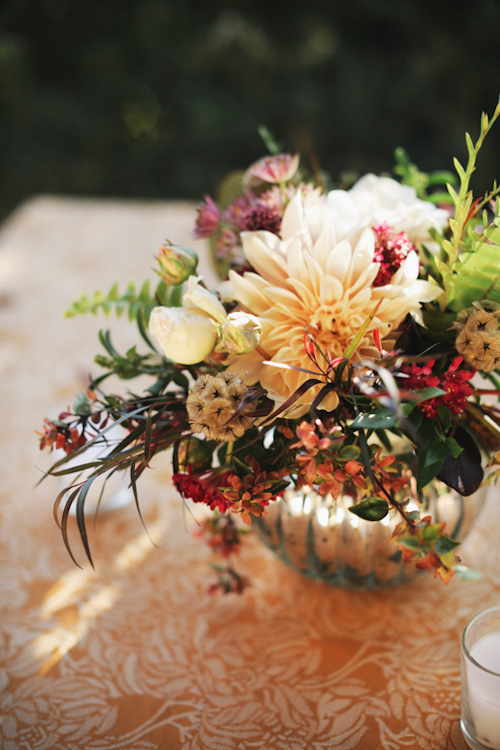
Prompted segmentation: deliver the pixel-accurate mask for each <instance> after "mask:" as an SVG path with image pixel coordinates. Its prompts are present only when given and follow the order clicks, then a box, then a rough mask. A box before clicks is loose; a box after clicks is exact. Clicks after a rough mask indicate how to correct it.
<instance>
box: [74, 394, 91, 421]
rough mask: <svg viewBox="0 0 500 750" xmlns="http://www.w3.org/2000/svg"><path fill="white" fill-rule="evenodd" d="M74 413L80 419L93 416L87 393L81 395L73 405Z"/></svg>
mask: <svg viewBox="0 0 500 750" xmlns="http://www.w3.org/2000/svg"><path fill="white" fill-rule="evenodd" d="M73 411H74V413H75V414H78V416H79V417H88V416H89V415H90V414H92V408H91V406H90V401H89V399H88V396H87V394H86V393H79V394H78V395H77V396H76V398H75V400H74V403H73Z"/></svg>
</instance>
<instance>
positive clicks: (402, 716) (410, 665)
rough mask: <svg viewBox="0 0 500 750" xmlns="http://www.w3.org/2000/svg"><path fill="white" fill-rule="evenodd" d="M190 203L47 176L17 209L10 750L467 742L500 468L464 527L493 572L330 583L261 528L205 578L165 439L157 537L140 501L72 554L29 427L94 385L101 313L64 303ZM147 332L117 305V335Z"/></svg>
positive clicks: (6, 516) (155, 510) (141, 260)
mask: <svg viewBox="0 0 500 750" xmlns="http://www.w3.org/2000/svg"><path fill="white" fill-rule="evenodd" d="M193 218H194V209H193V207H192V206H191V205H189V204H185V203H136V202H133V203H126V202H109V201H85V200H72V199H65V198H64V199H62V198H52V197H42V198H37V199H34V200H32V201H29V202H28V203H27V204H25V205H24V206H22V207H21V208H20V209H19V210H18V211H17V212H16V213H14V215H13V216H12V217H11V218H10V219H9V220H8V221H7V222H5V224H4V226H3V229H2V232H1V235H0V331H1V335H0V371H1V392H2V422H1V424H2V431H1V474H2V478H1V485H0V492H1V502H0V536H1V547H0V565H1V575H0V748H1V750H49V748H50V749H52V748H54V749H55V750H70V749H71V750H94V749H95V750H98V749H99V750H150V749H152V748H162V749H165V750H178V749H179V748H190V749H192V750H229V749H230V748H235V749H236V748H237V749H238V750H251V749H252V748H265V749H266V750H278V749H279V750H303V749H304V748H313V749H314V750H330V748H342V749H344V750H351V749H353V748H363V750H376V749H377V750H378V749H379V748H384V750H400V749H402V748H429V750H430V749H432V750H440V749H444V748H456V750H459V749H462V750H463V748H464V747H465V743H464V741H463V739H462V737H461V733H460V727H459V715H460V672H459V669H460V666H459V665H460V661H459V653H460V648H459V638H460V632H461V630H462V628H463V626H464V625H465V623H466V622H467V620H468V619H469V618H470V617H471V616H472V615H473V614H474V613H476V612H477V611H478V610H481V609H483V608H485V607H486V606H489V605H492V604H499V603H500V547H499V545H498V530H499V529H500V503H499V502H498V498H497V497H495V495H498V492H499V491H498V489H493V490H490V493H489V496H488V500H487V504H486V507H485V508H484V510H483V512H482V514H481V516H480V518H479V520H478V522H477V524H476V526H475V527H474V529H473V531H472V532H471V533H470V535H469V537H468V539H467V540H466V542H465V543H464V544H463V546H462V548H461V556H462V559H463V561H464V562H465V563H467V564H469V565H470V566H472V567H475V568H476V569H478V570H480V571H481V572H482V577H481V579H480V580H479V581H478V582H475V583H470V584H464V583H462V582H460V581H458V580H452V581H451V583H450V584H449V585H448V586H444V585H443V584H442V583H441V582H440V581H439V580H438V581H434V580H433V579H432V577H431V575H430V574H429V573H423V574H422V575H421V576H419V577H418V579H417V580H415V581H414V582H412V583H408V584H406V585H403V586H401V587H399V588H395V589H390V590H386V591H382V592H376V593H373V592H372V593H352V592H346V591H342V590H335V589H330V588H328V587H326V586H324V585H321V584H316V583H312V582H309V581H307V580H305V579H303V578H302V577H301V576H300V575H299V574H296V573H294V572H292V571H290V570H289V569H287V568H286V567H285V566H284V565H283V564H282V563H281V562H279V561H278V560H277V559H275V557H274V556H273V555H272V554H271V553H270V552H269V551H268V550H267V549H265V548H263V547H262V546H261V545H260V544H259V543H258V542H257V541H256V540H255V541H253V542H251V543H250V544H249V545H248V548H247V549H246V550H245V551H244V552H243V553H242V556H241V561H240V569H241V570H242V572H244V573H246V574H248V575H250V576H251V578H252V581H253V585H252V587H251V588H250V589H249V590H248V592H247V593H246V594H245V595H243V596H241V597H234V596H233V597H225V598H224V597H221V598H213V597H212V598H211V597H210V596H209V595H207V594H206V587H207V584H208V582H209V581H210V580H211V571H209V569H208V565H209V562H210V553H209V551H208V548H207V547H206V546H205V545H204V544H203V543H201V542H200V541H199V540H196V539H194V538H193V536H192V534H191V531H192V530H193V527H194V523H193V521H192V519H191V517H190V515H189V513H186V512H185V511H183V507H182V503H181V502H180V500H179V498H178V497H177V496H176V494H175V492H173V491H172V488H171V485H170V482H169V465H168V457H167V456H164V457H161V456H160V457H157V459H156V461H155V464H154V467H153V469H152V470H151V471H150V472H148V473H147V475H145V476H144V478H143V479H141V483H140V491H141V497H142V509H143V514H144V519H145V522H146V525H147V528H148V531H149V534H150V535H151V537H152V538H153V540H154V542H155V544H156V546H154V545H153V544H151V542H150V540H149V539H148V536H147V534H146V533H145V532H144V529H143V527H142V526H141V523H140V521H139V518H138V516H137V514H136V512H135V509H134V507H132V506H129V507H126V508H124V509H122V510H120V511H117V512H115V513H109V514H107V515H105V514H103V515H102V516H101V517H100V519H99V522H98V524H97V528H96V529H95V530H94V531H93V532H92V539H91V544H92V548H93V552H94V557H95V562H96V571H95V572H94V571H93V570H92V569H91V568H89V567H88V565H85V564H84V563H83V555H81V554H80V551H78V554H79V559H81V560H82V564H83V569H79V568H77V567H76V566H75V565H74V564H73V563H72V562H71V560H70V559H69V557H68V555H67V553H66V551H65V548H64V545H63V543H62V540H61V538H60V533H59V531H58V529H57V528H56V525H55V523H54V520H53V518H52V502H53V499H54V496H55V494H56V492H57V487H58V484H57V480H56V479H54V478H49V479H47V480H46V481H45V482H44V483H43V484H41V485H40V486H39V487H38V488H36V489H35V483H36V481H37V479H38V478H39V476H40V475H41V472H42V471H43V469H46V468H47V467H48V466H49V464H50V460H49V457H48V456H45V455H44V454H41V453H40V452H39V451H38V445H37V436H36V435H35V430H36V429H39V428H40V427H41V425H42V422H43V418H44V416H56V415H57V413H58V412H59V411H60V410H61V409H62V408H63V407H65V406H66V405H67V404H69V403H71V402H72V400H73V395H74V394H75V393H76V392H78V391H79V390H82V389H84V388H85V385H86V383H87V376H88V371H89V368H90V366H91V362H92V358H93V356H94V354H95V353H97V350H98V345H97V337H96V334H97V331H98V329H99V328H100V327H106V325H107V322H106V320H105V319H100V320H99V319H95V318H92V317H91V318H88V319H87V318H78V319H74V320H73V321H68V320H65V319H64V318H63V317H62V315H61V311H62V310H63V309H64V308H65V307H67V306H68V305H69V304H70V302H71V301H72V300H73V299H74V298H75V296H76V295H77V294H79V293H80V292H82V291H84V292H92V291H94V290H96V289H103V290H107V289H109V288H110V286H111V284H112V283H113V281H115V280H118V281H119V282H120V284H121V287H122V288H124V286H125V285H126V283H127V282H128V281H129V279H131V278H134V279H138V280H140V279H142V278H144V277H147V276H148V275H149V276H150V277H152V276H153V274H152V272H150V268H151V267H152V265H153V257H152V256H153V255H154V254H155V252H156V250H157V247H158V245H159V244H160V243H161V242H162V241H163V240H164V239H165V238H170V239H172V240H174V241H177V242H180V243H185V244H189V243H190V242H191V240H190V236H189V232H190V227H191V225H192V222H193ZM195 244H196V243H195ZM198 249H199V248H198ZM202 249H203V248H202ZM204 263H205V265H207V263H208V260H207V259H205V261H204ZM113 327H115V324H114V323H113ZM135 339H136V336H135V331H134V330H133V329H132V327H130V328H129V327H128V325H127V324H126V323H125V322H123V323H122V324H121V325H120V326H118V332H117V334H116V343H117V346H118V347H119V348H120V347H125V346H127V347H128V346H130V345H131V344H132V343H134V342H135ZM73 531H74V529H73ZM73 539H74V542H75V545H76V547H75V549H77V550H79V548H78V541H77V537H76V534H74V535H73Z"/></svg>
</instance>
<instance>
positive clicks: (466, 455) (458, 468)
mask: <svg viewBox="0 0 500 750" xmlns="http://www.w3.org/2000/svg"><path fill="white" fill-rule="evenodd" d="M453 437H454V438H455V440H456V441H457V443H458V444H459V445H460V447H461V448H463V451H462V453H461V454H460V455H459V456H458V457H457V458H453V455H452V453H451V451H450V452H449V453H448V455H447V456H446V458H445V460H444V464H443V466H442V468H441V471H440V472H439V474H438V475H437V478H438V479H440V480H441V481H442V482H444V483H445V484H447V485H448V487H451V488H452V489H454V490H456V491H457V492H459V493H460V494H461V495H464V497H467V496H468V495H472V493H473V492H475V491H476V490H477V489H478V488H479V486H480V484H481V482H482V481H483V475H484V472H483V469H482V467H481V454H480V453H479V449H478V447H477V445H476V443H475V442H474V440H473V438H472V436H471V435H470V434H469V433H468V432H467V430H465V429H464V428H463V427H457V429H456V430H455V432H454V435H453Z"/></svg>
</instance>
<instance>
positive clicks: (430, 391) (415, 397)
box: [410, 386, 446, 404]
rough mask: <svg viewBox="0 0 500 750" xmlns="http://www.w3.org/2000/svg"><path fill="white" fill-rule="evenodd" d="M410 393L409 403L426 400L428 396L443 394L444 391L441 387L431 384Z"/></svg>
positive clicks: (418, 402) (433, 396) (434, 396)
mask: <svg viewBox="0 0 500 750" xmlns="http://www.w3.org/2000/svg"><path fill="white" fill-rule="evenodd" d="M410 393H411V403H412V404H420V403H421V402H422V401H427V400H428V399H430V398H436V396H444V394H445V393H446V391H443V389H442V388H436V387H434V386H431V387H429V388H421V389H420V390H418V391H410Z"/></svg>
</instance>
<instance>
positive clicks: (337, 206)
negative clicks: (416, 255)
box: [305, 174, 450, 250]
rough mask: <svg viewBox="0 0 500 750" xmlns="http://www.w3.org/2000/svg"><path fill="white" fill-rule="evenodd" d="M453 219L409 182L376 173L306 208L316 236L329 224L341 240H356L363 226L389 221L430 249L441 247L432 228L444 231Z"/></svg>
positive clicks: (306, 215) (415, 243) (352, 241)
mask: <svg viewBox="0 0 500 750" xmlns="http://www.w3.org/2000/svg"><path fill="white" fill-rule="evenodd" d="M449 218H450V217H449V214H448V212H447V211H445V210H444V209H442V208H436V206H434V205H433V204H432V203H429V201H423V200H420V198H418V197H417V193H416V191H415V189H414V188H412V187H410V186H409V185H401V183H400V182H397V181H396V180H393V179H392V178H390V177H379V176H377V175H374V174H367V175H365V176H364V177H362V178H361V179H360V180H358V182H356V184H355V185H354V186H353V187H352V188H351V189H350V190H332V191H331V192H329V193H328V194H327V195H326V196H325V200H324V202H323V204H321V205H320V206H318V207H311V208H306V209H305V220H306V222H307V224H308V227H309V229H310V231H311V235H312V237H313V239H316V238H317V237H319V234H320V232H321V229H322V227H323V226H324V225H325V224H326V223H329V224H331V225H332V226H333V227H334V228H335V237H336V239H337V241H340V240H342V239H347V240H349V242H351V243H356V242H357V241H358V240H359V237H360V235H361V232H362V230H363V229H365V228H366V227H374V226H376V225H377V224H381V223H382V222H384V221H385V222H387V224H388V225H389V226H390V227H392V228H393V229H394V230H395V231H396V232H404V233H405V234H406V236H407V237H408V239H409V240H411V242H412V243H413V244H414V245H415V246H416V247H417V248H420V247H421V246H422V245H425V246H426V247H428V248H429V249H430V250H435V249H437V247H438V246H437V244H436V243H435V242H433V241H432V239H431V236H430V234H429V229H436V230H437V231H438V232H441V231H442V230H443V228H444V227H445V226H446V223H447V222H448V220H449Z"/></svg>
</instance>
